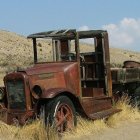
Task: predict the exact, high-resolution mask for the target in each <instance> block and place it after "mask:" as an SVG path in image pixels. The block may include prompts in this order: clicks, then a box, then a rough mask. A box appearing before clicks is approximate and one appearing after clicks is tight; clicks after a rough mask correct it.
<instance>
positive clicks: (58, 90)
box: [41, 88, 75, 98]
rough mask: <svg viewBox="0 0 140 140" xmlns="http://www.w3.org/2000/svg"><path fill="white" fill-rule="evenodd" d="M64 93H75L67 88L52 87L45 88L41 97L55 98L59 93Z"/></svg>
mask: <svg viewBox="0 0 140 140" xmlns="http://www.w3.org/2000/svg"><path fill="white" fill-rule="evenodd" d="M62 93H68V94H72V95H74V93H73V92H72V91H71V90H69V89H66V88H51V89H48V90H45V91H44V92H43V93H42V95H41V98H53V97H55V96H57V95H58V94H62ZM74 96H75V95H74Z"/></svg>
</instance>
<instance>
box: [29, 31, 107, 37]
mask: <svg viewBox="0 0 140 140" xmlns="http://www.w3.org/2000/svg"><path fill="white" fill-rule="evenodd" d="M104 32H107V31H105V30H88V31H76V29H67V30H66V29H65V30H53V31H47V32H40V33H35V34H31V35H29V36H27V38H52V39H63V38H67V39H74V38H75V37H76V34H77V33H78V35H79V39H82V38H92V37H98V36H102V35H103V33H104Z"/></svg>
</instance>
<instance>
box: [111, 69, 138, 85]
mask: <svg viewBox="0 0 140 140" xmlns="http://www.w3.org/2000/svg"><path fill="white" fill-rule="evenodd" d="M111 75H112V84H119V83H130V82H140V67H137V68H111Z"/></svg>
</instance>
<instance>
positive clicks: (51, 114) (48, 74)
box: [0, 29, 140, 132]
mask: <svg viewBox="0 0 140 140" xmlns="http://www.w3.org/2000/svg"><path fill="white" fill-rule="evenodd" d="M27 38H28V39H32V41H33V54H34V65H33V66H32V67H30V68H27V69H22V70H17V71H14V72H12V73H8V74H6V76H5V77H4V87H1V88H0V91H1V92H0V119H1V120H2V121H4V122H6V123H7V124H13V123H14V122H19V124H21V125H23V124H25V123H26V122H27V121H28V120H29V119H33V118H36V117H40V116H41V118H42V119H43V121H44V123H45V124H47V123H50V124H51V125H54V126H55V127H56V128H57V131H58V132H63V131H65V130H66V129H71V128H73V127H74V126H75V125H76V123H77V117H76V116H77V114H78V115H81V116H83V117H86V118H89V119H93V120H95V119H100V118H104V117H105V118H106V117H108V116H110V115H112V114H114V113H116V112H119V111H120V110H119V109H116V108H114V105H113V104H114V98H113V97H114V96H113V95H115V96H118V95H120V94H122V93H123V92H126V93H128V95H129V96H132V97H133V98H134V99H137V97H138V98H139V97H140V96H139V95H140V63H139V62H135V61H126V62H124V66H123V67H122V68H111V66H110V54H109V40H108V33H107V31H105V30H89V31H77V30H75V29H69V30H54V31H47V32H40V33H35V34H31V35H29V36H28V37H27ZM46 39H49V41H50V42H51V43H50V44H51V48H52V50H51V51H50V53H51V57H49V60H46V61H44V59H43V62H42V61H41V60H42V59H40V58H39V55H38V47H39V46H41V45H40V44H39V43H38V41H42V40H46ZM84 39H92V41H91V42H94V43H93V44H94V45H93V46H91V47H93V48H94V50H93V51H92V52H88V51H86V52H80V47H79V46H80V45H79V44H80V43H79V42H81V41H83V40H84ZM50 44H49V45H50ZM46 49H47V47H46ZM49 55H50V54H49ZM118 57H119V56H118ZM134 95H137V96H134Z"/></svg>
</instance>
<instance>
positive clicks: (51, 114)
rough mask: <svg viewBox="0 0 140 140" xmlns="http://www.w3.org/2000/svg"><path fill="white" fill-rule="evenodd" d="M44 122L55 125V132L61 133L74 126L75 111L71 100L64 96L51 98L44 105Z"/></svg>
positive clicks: (75, 120)
mask: <svg viewBox="0 0 140 140" xmlns="http://www.w3.org/2000/svg"><path fill="white" fill-rule="evenodd" d="M45 122H46V124H47V123H48V122H49V123H50V125H51V126H53V127H55V129H56V130H57V132H59V133H63V132H64V131H66V130H71V129H72V128H74V126H76V122H77V119H76V111H75V108H74V105H73V103H72V102H71V100H70V99H69V98H68V97H66V96H59V97H57V98H54V99H52V100H51V101H50V102H49V103H47V104H46V105H45Z"/></svg>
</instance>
